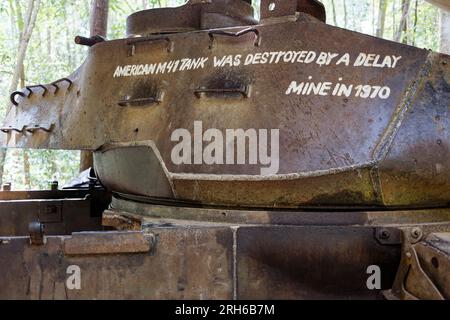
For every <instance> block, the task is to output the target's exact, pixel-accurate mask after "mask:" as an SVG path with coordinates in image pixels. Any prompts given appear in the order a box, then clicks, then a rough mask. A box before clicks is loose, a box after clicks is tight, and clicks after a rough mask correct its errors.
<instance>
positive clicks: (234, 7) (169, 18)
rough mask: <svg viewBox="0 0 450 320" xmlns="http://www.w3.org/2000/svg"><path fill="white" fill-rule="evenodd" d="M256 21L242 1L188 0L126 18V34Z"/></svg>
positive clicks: (176, 30)
mask: <svg viewBox="0 0 450 320" xmlns="http://www.w3.org/2000/svg"><path fill="white" fill-rule="evenodd" d="M253 24H257V21H256V20H255V19H254V18H253V8H252V6H251V5H250V4H249V3H248V2H246V1H242V0H212V1H192V0H191V1H188V2H187V3H186V4H185V5H183V6H181V7H177V8H162V9H158V10H145V11H140V12H136V13H134V14H132V15H131V16H129V17H128V19H127V36H137V35H139V36H148V35H150V34H155V33H156V34H164V33H176V32H187V31H192V30H205V29H215V28H226V27H233V26H247V25H253Z"/></svg>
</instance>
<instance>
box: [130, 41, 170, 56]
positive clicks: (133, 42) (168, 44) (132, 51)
mask: <svg viewBox="0 0 450 320" xmlns="http://www.w3.org/2000/svg"><path fill="white" fill-rule="evenodd" d="M155 41H166V42H167V52H168V53H171V52H173V49H174V43H173V41H172V40H170V38H169V37H163V38H161V37H159V38H155V37H137V38H131V39H128V40H127V42H126V43H127V45H129V46H131V47H130V49H129V51H128V56H129V57H132V56H134V55H135V54H136V45H137V44H139V43H144V42H155Z"/></svg>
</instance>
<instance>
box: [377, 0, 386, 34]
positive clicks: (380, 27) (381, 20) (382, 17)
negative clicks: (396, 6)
mask: <svg viewBox="0 0 450 320" xmlns="http://www.w3.org/2000/svg"><path fill="white" fill-rule="evenodd" d="M386 10H387V1H386V0H380V6H379V11H378V23H377V32H376V36H377V37H379V38H382V37H383V35H384V25H385V22H386Z"/></svg>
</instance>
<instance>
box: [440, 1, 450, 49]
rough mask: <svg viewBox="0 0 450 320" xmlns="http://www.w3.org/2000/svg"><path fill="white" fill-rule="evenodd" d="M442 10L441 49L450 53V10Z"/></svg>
mask: <svg viewBox="0 0 450 320" xmlns="http://www.w3.org/2000/svg"><path fill="white" fill-rule="evenodd" d="M440 11H441V19H440V20H441V28H440V29H441V32H440V33H441V35H440V49H439V51H440V52H442V53H446V54H450V12H446V11H444V10H440Z"/></svg>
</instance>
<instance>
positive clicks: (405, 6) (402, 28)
mask: <svg viewBox="0 0 450 320" xmlns="http://www.w3.org/2000/svg"><path fill="white" fill-rule="evenodd" d="M410 2H411V0H402V17H401V19H400V25H399V27H398V30H397V33H396V34H395V38H394V41H397V42H400V41H401V40H402V34H403V33H405V36H404V38H403V42H407V38H408V35H407V32H408V15H409V6H410Z"/></svg>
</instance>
